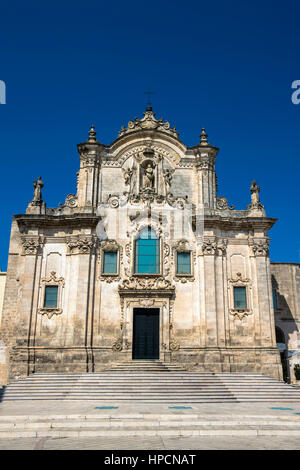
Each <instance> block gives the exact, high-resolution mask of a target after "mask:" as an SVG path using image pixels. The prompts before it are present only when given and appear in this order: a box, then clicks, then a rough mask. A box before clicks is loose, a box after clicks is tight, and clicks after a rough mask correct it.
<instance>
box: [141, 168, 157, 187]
mask: <svg viewBox="0 0 300 470" xmlns="http://www.w3.org/2000/svg"><path fill="white" fill-rule="evenodd" d="M154 181H155V176H154V170H153V168H152V166H151V165H150V163H148V166H147V168H145V170H144V175H143V187H144V188H145V189H146V188H147V189H152V188H153V187H154Z"/></svg>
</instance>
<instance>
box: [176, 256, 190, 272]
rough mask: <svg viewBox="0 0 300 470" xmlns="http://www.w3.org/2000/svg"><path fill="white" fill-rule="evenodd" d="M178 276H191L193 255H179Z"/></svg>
mask: <svg viewBox="0 0 300 470" xmlns="http://www.w3.org/2000/svg"><path fill="white" fill-rule="evenodd" d="M177 274H191V253H190V252H189V251H188V252H185V253H183V252H182V253H181V252H178V253H177Z"/></svg>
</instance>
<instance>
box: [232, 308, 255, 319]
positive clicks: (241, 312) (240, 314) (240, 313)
mask: <svg viewBox="0 0 300 470" xmlns="http://www.w3.org/2000/svg"><path fill="white" fill-rule="evenodd" d="M252 313H253V312H251V311H250V309H247V308H246V309H239V308H231V309H230V315H233V316H234V317H235V318H238V319H239V320H243V318H244V317H247V316H248V315H252Z"/></svg>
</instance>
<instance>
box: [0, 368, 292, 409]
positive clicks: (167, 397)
mask: <svg viewBox="0 0 300 470" xmlns="http://www.w3.org/2000/svg"><path fill="white" fill-rule="evenodd" d="M156 364H158V365H159V367H161V366H162V365H161V364H160V363H156ZM140 365H141V363H139V366H140ZM0 396H1V400H2V401H12V400H24V401H25V400H30V399H31V400H59V399H63V400H97V401H98V400H99V401H100V402H101V401H105V402H108V401H110V402H114V403H117V402H118V401H120V402H122V403H124V402H128V403H132V402H135V403H177V402H178V403H187V402H189V403H207V402H211V403H221V402H226V403H227V402H242V401H245V402H246V401H249V402H252V401H256V402H258V401H259V402H263V401H265V402H268V401H279V400H280V401H284V400H286V401H288V400H289V401H291V400H292V401H299V400H300V390H299V389H298V390H297V389H295V388H293V387H291V386H289V385H287V384H284V383H283V382H278V381H276V380H274V379H272V378H270V377H264V376H262V375H259V374H213V373H211V374H209V373H193V372H185V371H184V372H182V371H180V372H178V371H174V372H170V371H168V372H159V373H155V372H153V371H151V372H149V371H148V372H147V371H142V372H137V371H136V370H133V371H129V372H128V371H126V372H124V371H120V370H119V371H110V372H104V373H93V374H88V373H81V374H70V375H68V374H34V375H32V376H29V377H27V378H25V379H21V380H19V381H16V382H13V383H12V384H10V385H8V386H7V387H4V388H3V389H2V390H1V391H0Z"/></svg>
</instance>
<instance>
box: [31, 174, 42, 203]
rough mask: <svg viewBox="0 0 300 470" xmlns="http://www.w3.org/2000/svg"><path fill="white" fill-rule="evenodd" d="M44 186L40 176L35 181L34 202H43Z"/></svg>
mask: <svg viewBox="0 0 300 470" xmlns="http://www.w3.org/2000/svg"><path fill="white" fill-rule="evenodd" d="M43 186H44V183H43V181H42V177H41V176H39V178H38V180H37V181H34V182H33V187H34V193H33V200H32V202H33V203H34V204H41V203H42V202H43V199H42V187H43Z"/></svg>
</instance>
